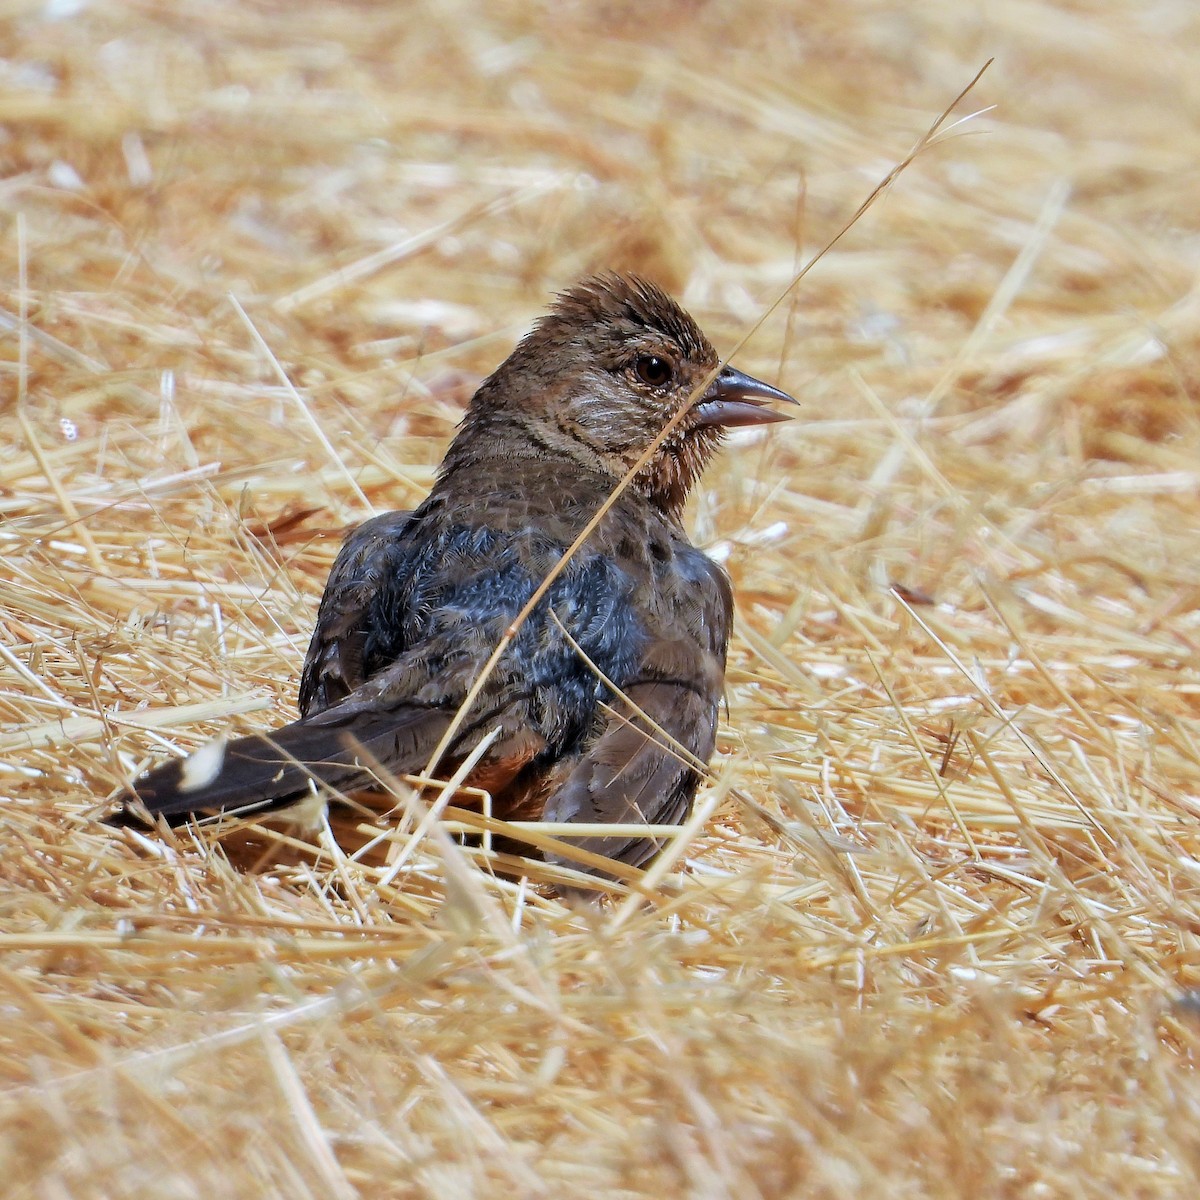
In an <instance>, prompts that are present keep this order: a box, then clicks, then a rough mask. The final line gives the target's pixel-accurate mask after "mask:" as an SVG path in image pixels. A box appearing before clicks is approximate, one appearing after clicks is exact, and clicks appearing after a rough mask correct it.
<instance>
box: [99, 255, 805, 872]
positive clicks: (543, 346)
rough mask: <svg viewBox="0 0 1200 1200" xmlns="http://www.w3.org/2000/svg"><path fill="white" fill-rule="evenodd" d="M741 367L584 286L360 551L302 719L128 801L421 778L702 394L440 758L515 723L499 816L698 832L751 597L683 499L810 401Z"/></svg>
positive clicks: (315, 648)
mask: <svg viewBox="0 0 1200 1200" xmlns="http://www.w3.org/2000/svg"><path fill="white" fill-rule="evenodd" d="M718 361H719V360H718V358H717V354H716V352H715V351H714V350H713V348H712V346H711V344H710V343H709V341H708V339H707V338H706V337H705V336H704V334H703V333H701V331H700V329H699V328H698V327H697V325H696V323H695V321H693V320H692V318H691V317H690V316H689V315H688V314H687V313H686V312H684V311H683V309H682V308H680V307H679V305H678V304H676V303H675V301H673V300H672V299H671V298H670V297H669V296H667V295H666V294H665V293H664V292H662V291H661V290H660V289H659V288H657V287H655V286H654V285H653V284H651V283H647V282H646V281H645V280H642V279H639V278H636V277H635V276H631V275H617V274H608V275H601V276H598V277H596V278H592V279H588V280H585V281H584V282H582V283H580V284H578V285H577V286H575V287H573V288H571V289H570V290H568V291H566V292H564V293H563V294H562V295H561V296H560V297H559V298H558V301H557V303H556V304H555V305H554V307H553V308H552V309H551V310H550V311H549V313H547V314H546V315H545V316H543V317H542V318H541V319H540V320H539V321H538V322H537V323H536V324H535V326H534V327H533V329H532V331H531V332H530V333H529V334H528V335H527V336H526V337H525V338H524V340H522V341H521V343H520V344H519V345H518V346H517V348H516V349H515V350H514V351H513V352H512V354H511V355H510V356H509V357H508V359H507V360H506V361H505V362H504V363H502V364H501V366H500V367H499V369H498V370H497V371H496V372H495V373H494V374H493V375H492V376H491V377H490V378H488V379H486V380H485V381H484V382H483V384H482V385H481V386H480V388H479V390H478V391H477V392H476V393H475V396H474V398H473V399H472V401H471V404H470V406H469V408H468V409H467V413H466V416H465V418H464V419H463V422H462V425H461V426H460V428H459V430H458V434H457V436H456V437H455V438H454V441H453V442H452V443H451V445H450V448H449V450H448V451H447V452H446V457H445V459H444V460H443V462H442V465H441V469H440V470H439V472H438V476H437V482H436V483H435V485H434V488H433V490H432V491H431V492H430V494H429V496H428V497H427V498H426V500H425V501H424V503H423V504H422V505H421V506H420V507H419V508H418V509H416V511H414V512H411V513H404V512H392V513H384V514H383V515H382V516H378V517H375V518H373V519H372V520H370V521H367V522H366V523H365V524H364V525H360V526H359V527H358V528H357V529H356V530H355V531H354V532H353V533H351V534H350V536H349V537H348V538H347V539H346V542H345V544H344V545H343V547H342V549H341V552H340V553H339V554H338V557H337V561H336V562H335V563H334V565H333V571H332V573H331V574H330V577H329V582H328V584H327V585H326V588H325V594H324V596H323V597H322V600H321V607H320V611H319V613H318V615H317V627H316V630H315V632H314V633H313V638H312V643H311V645H310V646H309V649H308V656H307V658H306V659H305V662H304V672H303V675H302V677H301V680H300V713H301V717H300V719H299V720H298V721H294V722H293V723H292V724H290V725H285V726H284V727H283V728H282V729H277V730H275V731H274V732H273V733H270V734H264V735H257V734H255V735H251V736H250V737H243V738H239V739H238V740H237V741H234V742H230V743H228V744H227V745H222V744H220V743H214V744H211V745H209V746H207V747H202V748H201V749H200V750H198V751H197V752H196V753H195V754H193V755H192V756H191V757H190V758H186V759H175V760H172V761H170V762H167V763H164V764H163V765H162V766H160V767H157V768H155V769H154V770H152V771H151V772H150V773H149V774H147V775H145V776H143V777H142V778H140V779H138V780H136V781H135V782H134V783H133V784H132V785H131V788H130V791H129V792H128V793H127V794H126V796H125V797H124V798H123V799H124V800H125V802H126V804H127V805H128V804H129V802H130V801H132V800H134V799H135V797H136V799H137V800H140V802H141V804H143V805H144V806H145V808H146V809H148V810H149V812H150V813H151V814H154V815H161V816H164V817H166V818H167V819H168V821H171V822H179V821H182V820H184V819H186V817H187V816H188V815H189V814H192V813H195V812H203V811H212V810H224V809H234V808H236V809H238V810H239V811H247V810H255V809H262V808H274V807H278V806H280V805H283V804H286V803H288V802H291V801H295V800H298V799H301V798H303V797H305V796H307V795H309V794H310V792H311V789H312V788H313V787H314V786H315V785H318V784H324V785H327V786H328V787H330V788H336V789H340V790H343V791H346V790H353V789H362V788H364V787H368V786H370V785H371V783H372V779H373V775H372V767H373V766H375V765H378V766H382V767H384V768H386V769H387V770H388V771H390V772H393V773H396V774H405V773H417V772H421V771H423V770H424V769H425V767H426V765H427V763H428V761H429V759H430V756H431V755H432V754H433V752H434V750H435V748H436V747H437V746H438V745H439V743H440V742H441V741H442V739H443V736H444V735H445V734H446V732H447V730H448V729H449V728H450V726H451V722H452V720H453V719H454V717H455V714H456V712H457V710H458V709H459V708H460V706H461V705H463V703H464V701H465V700H466V698H467V694H468V691H469V690H470V688H471V686H472V684H473V683H474V682H475V680H476V678H477V676H478V675H479V674H480V671H481V668H482V667H483V666H484V664H485V663H486V662H487V660H488V658H489V656H490V655H491V654H492V652H493V650H495V648H496V647H497V645H498V644H499V642H500V641H501V639H502V638H503V636H504V634H505V631H506V630H507V629H508V628H509V626H510V624H511V623H512V621H513V619H514V618H515V617H516V616H517V614H518V613H519V611H520V610H521V608H522V606H523V605H525V603H526V602H527V601H528V600H529V599H530V597H531V596H532V595H533V592H534V590H535V588H537V587H538V585H539V584H540V583H541V582H542V581H543V580H544V579H545V578H546V576H547V574H548V573H549V572H550V571H551V570H552V568H554V567H555V565H556V564H557V563H558V562H559V560H560V559H561V558H562V556H563V554H564V551H566V549H567V547H568V546H569V545H570V544H571V543H572V542H573V541H574V539H575V538H576V536H577V535H578V534H579V533H580V531H581V530H582V529H583V527H584V525H585V524H586V523H587V522H588V521H589V520H590V519H591V518H592V517H593V516H594V515H595V513H596V512H597V510H598V509H599V508H600V506H601V504H602V503H603V501H604V500H605V499H606V498H607V497H608V496H609V494H610V493H611V492H612V491H613V489H614V487H615V486H616V485H617V483H618V481H619V480H620V479H621V478H622V477H623V476H624V475H625V474H626V473H627V472H628V470H629V469H630V468H631V467H632V466H633V464H634V463H635V462H636V461H637V459H638V458H639V456H640V455H641V454H642V453H643V452H644V451H645V449H646V447H647V446H648V445H649V444H650V442H651V441H652V440H653V439H654V437H655V436H656V435H657V434H658V433H659V432H660V431H661V430H662V428H663V426H664V425H665V424H666V423H667V421H668V420H669V418H670V417H671V416H672V415H673V414H674V413H675V412H676V411H677V410H678V409H679V408H680V407H681V406H683V405H685V404H687V403H688V402H689V400H692V401H693V402H692V407H691V409H690V411H689V412H688V414H687V416H686V417H684V419H683V420H682V422H681V423H680V424H679V425H678V426H677V427H676V428H675V429H674V430H673V432H672V433H671V434H670V435H669V436H668V437H667V438H666V440H665V441H664V442H663V444H662V446H661V447H660V448H659V450H658V451H657V452H656V454H655V455H654V458H653V459H652V460H651V461H650V463H649V465H648V466H646V467H645V468H644V469H643V470H642V471H641V472H640V473H639V474H638V475H637V476H636V478H635V479H634V480H633V481H632V483H631V484H630V486H629V487H628V488H627V489H626V490H625V491H624V493H622V495H621V496H620V497H619V499H618V500H617V501H616V503H615V504H614V505H613V507H612V508H611V509H610V510H609V512H608V513H607V514H606V515H605V517H604V518H603V520H602V521H601V522H600V523H599V525H598V526H597V528H596V529H595V530H594V531H593V533H592V534H591V535H590V536H589V538H588V539H587V541H586V542H585V543H584V544H583V546H582V547H581V548H580V549H579V551H578V552H577V553H576V554H575V555H574V557H573V558H572V559H571V560H570V562H569V563H568V564H567V565H566V567H565V568H564V569H563V570H562V572H561V574H559V575H558V576H557V578H556V579H555V580H554V581H553V583H552V585H551V586H550V588H549V591H548V592H547V594H546V596H545V597H544V599H543V600H542V601H541V602H540V603H539V605H538V606H537V607H536V608H535V609H534V610H533V611H532V613H531V614H530V615H529V617H528V619H527V620H526V621H525V622H524V623H523V624H522V625H521V627H520V630H519V632H517V634H516V636H515V637H513V639H512V641H511V643H510V644H509V645H508V647H507V649H506V650H505V652H504V654H503V656H502V657H501V658H500V659H499V661H498V662H497V663H496V665H495V668H494V670H493V671H492V672H491V674H490V676H489V677H488V678H487V680H486V683H485V684H484V686H483V687H482V689H481V690H480V692H479V694H478V696H477V698H476V699H475V702H474V704H473V705H472V707H471V708H470V710H469V711H468V713H467V714H466V716H465V719H464V720H463V721H462V723H461V725H460V726H459V727H458V729H457V732H455V733H454V735H453V737H452V738H451V740H450V742H449V744H448V746H447V747H446V749H445V753H444V754H443V755H442V758H441V761H440V763H439V764H438V768H437V769H438V773H439V774H440V775H442V776H443V777H448V776H449V774H450V773H451V772H452V771H453V770H454V769H455V767H456V765H458V764H460V763H461V762H462V761H463V759H464V758H465V757H466V756H467V755H468V754H469V753H470V751H471V750H472V748H473V747H475V746H477V745H478V743H479V742H480V741H481V739H483V738H484V737H486V736H487V735H488V734H491V733H492V732H493V731H495V730H498V731H499V733H498V735H496V736H495V740H494V741H493V742H492V743H491V745H490V746H489V747H488V748H487V750H486V751H485V753H484V754H483V756H482V758H481V759H480V761H479V762H478V764H477V765H476V767H475V768H474V769H473V770H472V772H471V774H470V775H469V777H468V779H467V782H468V783H469V784H471V785H473V786H476V787H480V788H484V789H486V790H487V791H489V792H490V793H491V795H492V798H493V811H494V813H495V814H496V815H497V816H500V817H507V818H510V819H534V820H537V819H542V820H546V821H558V822H586V823H589V824H591V823H601V824H609V823H619V824H623V825H629V824H642V823H650V824H660V823H676V822H679V821H680V820H682V819H683V818H684V817H685V816H686V815H687V813H688V811H689V810H690V808H691V804H692V799H693V796H694V795H695V792H696V788H697V785H698V784H699V781H700V773H699V772H698V770H697V769H696V768H697V764H698V763H699V764H707V762H708V760H709V757H710V756H711V754H712V751H713V742H714V738H715V732H716V727H717V707H718V702H719V700H720V696H721V691H722V684H723V679H724V673H725V651H726V645H727V643H728V640H729V630H730V623H731V618H732V607H733V598H732V594H731V591H730V586H729V580H728V579H727V578H726V576H725V573H724V572H723V571H722V570H721V568H720V567H718V566H717V565H716V564H715V563H714V562H713V561H712V560H711V559H709V558H708V557H706V556H705V555H704V554H703V553H701V551H699V550H697V549H696V548H695V547H694V546H693V545H692V544H691V543H690V542H689V541H688V539H687V535H686V534H685V533H684V531H683V527H682V524H681V514H682V511H683V505H684V501H685V500H686V498H687V494H688V490H689V489H690V488H691V486H692V484H693V483H694V482H695V480H696V478H697V476H698V475H699V474H700V472H701V471H702V470H703V468H704V466H705V464H706V463H707V462H708V460H709V459H710V458H711V457H712V455H713V453H714V451H715V450H716V449H717V446H718V445H719V444H720V442H721V438H722V435H723V432H724V430H725V429H727V428H728V427H730V426H734V425H760V424H765V423H768V422H772V421H779V420H784V419H786V418H785V417H784V416H783V415H782V414H781V413H778V412H776V411H774V410H773V409H770V408H767V407H765V404H766V402H767V401H788V402H791V403H794V401H792V399H791V397H790V396H788V395H786V394H785V393H783V392H780V391H778V390H777V389H775V388H773V387H771V386H769V385H768V384H765V383H762V382H760V381H759V380H757V379H753V378H751V377H750V376H748V375H743V374H742V373H741V372H740V371H735V370H734V369H732V368H731V367H722V368H721V369H720V370H719V371H718V370H717V367H718ZM714 372H715V375H714ZM710 376H712V379H711V382H709V383H708V384H707V387H706V388H705V390H703V391H702V392H700V393H699V394H698V395H696V396H695V398H694V400H693V393H696V391H697V389H698V388H700V386H701V385H702V384H704V383H705V381H706V379H708V378H709V377H710ZM567 635H569V636H567ZM572 642H573V643H574V644H572ZM647 719H648V720H647ZM648 722H649V723H648ZM655 726H657V727H658V728H657V729H656V728H655ZM664 734H665V735H666V736H665V737H664ZM376 786H378V783H377V782H376ZM138 814H139V809H138V807H137V806H136V804H135V805H134V806H133V807H132V809H129V808H127V809H126V811H124V812H123V813H121V814H119V815H118V816H117V818H115V820H116V822H117V823H119V824H126V823H129V821H130V819H131V817H134V816H137V815H138ZM576 844H577V845H581V846H582V847H583V848H585V849H587V850H590V851H593V852H595V853H598V854H601V855H605V856H607V857H609V858H614V859H619V860H623V861H624V862H627V863H631V864H634V865H641V864H644V863H645V862H646V861H647V860H649V859H650V858H651V857H652V856H653V854H654V853H655V851H656V850H657V849H658V846H657V844H656V843H655V841H654V840H653V838H651V837H639V836H636V835H630V834H628V833H623V834H622V835H621V836H617V837H588V838H584V839H579V840H577V841H576Z"/></svg>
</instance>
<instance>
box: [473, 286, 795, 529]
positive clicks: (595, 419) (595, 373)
mask: <svg viewBox="0 0 1200 1200" xmlns="http://www.w3.org/2000/svg"><path fill="white" fill-rule="evenodd" d="M718 368H720V369H718ZM770 401H775V402H784V403H790V404H794V403H795V401H794V400H792V398H791V397H790V396H788V395H787V394H786V393H784V392H781V391H779V390H778V389H777V388H773V387H771V386H770V385H769V384H766V383H763V382H761V381H760V380H757V379H754V378H752V377H751V376H749V375H745V374H743V373H742V372H740V371H736V370H734V369H733V368H732V367H720V360H719V358H718V356H717V352H716V351H715V350H714V349H713V347H712V344H711V343H710V342H709V340H708V339H707V338H706V337H705V336H704V334H703V333H702V332H701V330H700V328H699V326H698V325H697V324H696V322H695V321H694V320H693V319H692V318H691V316H689V315H688V313H686V312H685V311H684V310H683V309H682V308H681V307H680V306H679V305H678V304H677V303H676V302H675V301H674V300H673V299H672V298H671V297H670V296H668V295H667V294H666V292H664V291H662V290H661V289H660V288H658V287H656V286H655V285H654V284H652V283H649V282H647V281H646V280H644V279H640V278H638V277H637V276H634V275H623V274H615V273H612V274H605V275H598V276H594V277H592V278H590V279H585V280H584V281H583V282H581V283H578V284H576V285H575V286H574V287H572V288H570V289H568V290H567V291H565V292H563V293H562V294H561V295H560V296H559V297H558V299H557V302H556V303H555V304H554V306H553V307H552V308H551V309H550V311H549V312H548V313H547V314H546V315H545V316H543V317H541V318H540V319H539V320H538V321H537V323H536V324H535V325H534V327H533V329H532V330H531V331H530V332H529V333H528V334H527V335H526V337H525V338H524V339H523V340H522V341H521V343H520V344H519V345H518V346H517V348H516V349H515V350H514V351H513V353H512V354H511V355H510V356H509V357H508V359H506V360H505V362H504V363H503V364H501V366H500V367H499V368H498V370H497V371H496V372H495V373H494V374H493V375H492V376H491V377H490V378H489V379H488V380H487V381H485V383H484V384H483V386H482V387H481V388H480V389H479V392H478V393H477V394H476V397H475V399H474V400H473V401H472V405H471V411H470V412H469V413H468V416H467V420H466V422H465V423H464V427H463V434H466V433H467V432H468V430H470V429H472V427H476V428H479V430H480V432H482V428H489V429H491V430H493V431H495V430H497V429H502V428H503V427H504V426H510V427H514V429H515V431H519V433H520V435H521V436H523V437H525V438H527V439H528V441H529V444H530V448H531V449H533V450H534V452H535V453H538V454H540V455H545V456H552V455H562V456H565V457H568V458H571V459H574V460H576V461H578V462H579V463H580V465H581V466H584V467H586V468H588V469H591V470H594V471H600V472H601V473H603V474H605V475H608V476H611V477H613V479H614V481H615V480H616V479H620V478H621V477H622V476H624V475H625V474H626V473H627V472H628V471H629V469H630V468H631V467H632V466H633V465H634V464H635V463H636V462H637V461H638V459H639V458H640V457H641V456H642V454H643V453H644V452H645V450H646V448H647V447H648V446H649V445H650V443H651V442H652V441H653V440H654V438H655V437H656V436H657V435H658V434H659V433H660V432H661V431H662V429H663V427H664V426H665V425H666V424H667V422H668V421H670V419H671V418H672V417H673V416H674V415H675V414H676V413H677V412H679V410H680V409H681V408H684V407H685V406H686V407H687V409H688V411H687V413H686V415H685V416H684V417H683V419H682V420H681V421H680V422H679V423H678V425H677V426H676V427H675V428H674V429H673V430H672V431H671V433H670V434H669V435H668V436H667V438H666V439H665V440H664V441H663V442H662V444H661V445H660V446H659V448H658V450H657V452H656V453H655V455H654V457H653V458H652V459H651V460H650V462H649V463H648V464H647V466H645V467H644V468H643V469H642V470H641V471H640V472H639V474H638V476H637V477H636V479H635V480H634V484H633V486H634V487H635V488H637V489H638V490H639V491H642V492H643V493H645V494H646V495H648V496H649V497H650V498H651V499H652V500H654V501H655V502H657V503H659V504H660V505H661V506H662V507H663V508H664V509H665V510H666V511H668V512H670V513H672V514H674V515H678V514H679V512H680V510H681V509H682V507H683V504H684V501H685V500H686V499H687V494H688V491H689V490H690V488H691V486H692V484H693V483H694V482H695V480H696V478H697V477H698V476H699V474H700V472H701V471H702V470H703V469H704V467H705V465H706V464H707V463H708V460H709V459H710V458H711V457H712V455H713V453H714V452H715V450H716V449H717V447H718V445H719V444H720V442H721V438H722V435H723V434H724V431H725V430H726V429H728V428H730V427H732V426H739V425H761V424H767V423H769V422H773V421H782V420H786V419H787V417H786V415H785V414H783V413H781V412H778V411H777V410H775V409H773V408H769V407H767V404H768V402H770ZM481 427H482V428H481ZM461 436H462V434H460V437H461Z"/></svg>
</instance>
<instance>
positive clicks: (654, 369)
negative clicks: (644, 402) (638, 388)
mask: <svg viewBox="0 0 1200 1200" xmlns="http://www.w3.org/2000/svg"><path fill="white" fill-rule="evenodd" d="M633 369H634V370H635V371H637V377H638V378H639V379H640V380H641V381H642V382H643V383H645V384H649V386H650V387H662V385H663V384H664V383H670V382H671V376H672V375H673V374H674V373H675V372H674V370H673V368H672V367H671V364H670V363H669V362H668V361H667V360H666V359H665V358H659V356H658V355H657V354H643V355H642V357H641V358H639V359H638V360H637V362H636V363H634V365H633Z"/></svg>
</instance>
